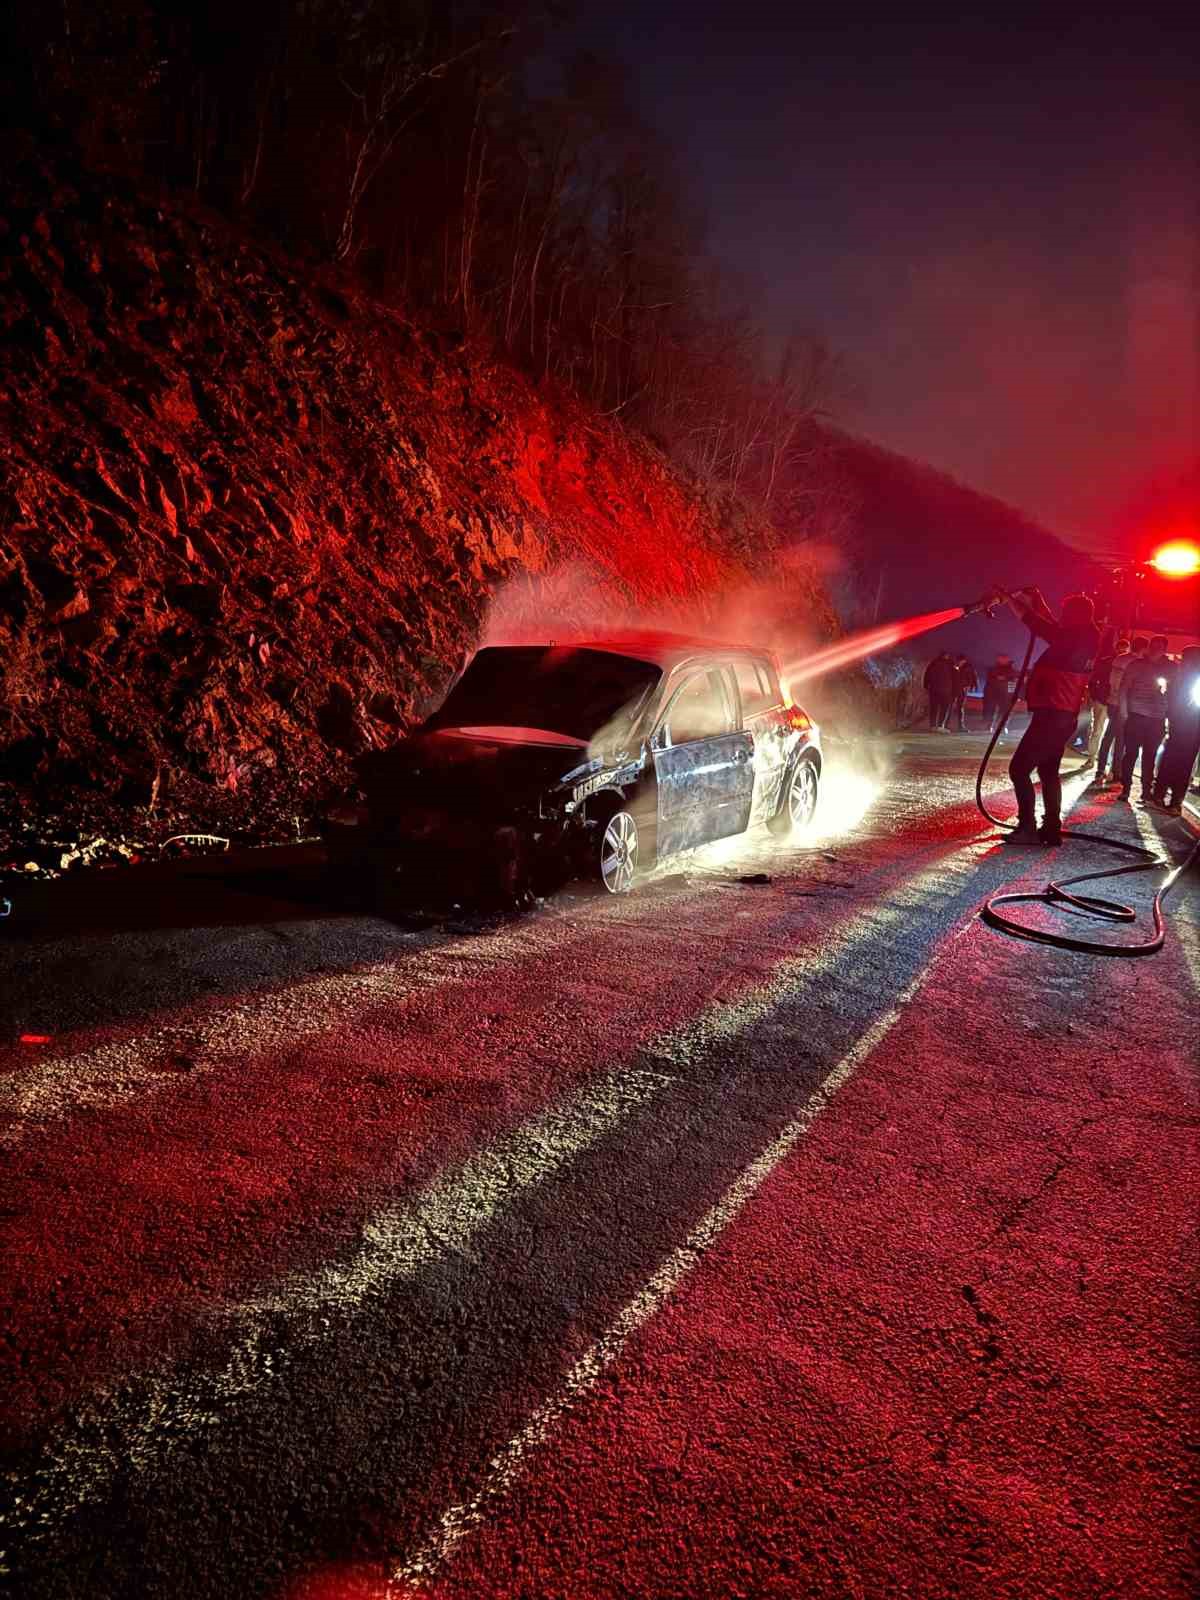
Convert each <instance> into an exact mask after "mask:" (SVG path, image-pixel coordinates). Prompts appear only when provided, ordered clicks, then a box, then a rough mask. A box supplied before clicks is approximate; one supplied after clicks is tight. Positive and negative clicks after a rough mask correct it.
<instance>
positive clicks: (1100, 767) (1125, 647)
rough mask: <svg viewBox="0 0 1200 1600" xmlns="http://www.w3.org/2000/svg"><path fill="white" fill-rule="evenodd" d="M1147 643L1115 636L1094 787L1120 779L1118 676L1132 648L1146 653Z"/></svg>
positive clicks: (1132, 657)
mask: <svg viewBox="0 0 1200 1600" xmlns="http://www.w3.org/2000/svg"><path fill="white" fill-rule="evenodd" d="M1148 646H1149V640H1148V639H1135V640H1134V641H1133V646H1132V649H1131V648H1130V644H1129V640H1128V639H1125V638H1121V639H1118V640H1117V647H1116V650H1115V651H1114V652H1113V656H1112V660H1111V661H1109V663H1108V703H1107V707H1106V709H1107V711H1108V721H1107V723H1106V724H1105V728H1104V736H1103V738H1102V739H1101V740H1100V748H1099V750H1098V751H1097V752H1096V776H1095V778H1093V780H1092V783H1093V786H1094V787H1095V788H1097V789H1099V788H1102V787H1103V786H1104V784H1106V783H1108V782H1110V781H1112V780H1115V781H1116V782H1118V783H1119V782H1120V779H1121V744H1122V733H1123V731H1124V723H1123V721H1122V718H1121V680H1122V679H1123V678H1124V676H1125V674H1126V672H1127V671H1128V670H1129V667H1130V666H1131V665H1132V663H1133V661H1134V660H1135V659H1136V658H1135V655H1134V651H1136V652H1137V653H1138V655H1145V653H1146V650H1147V648H1148ZM1098 673H1099V669H1098V668H1097V675H1098Z"/></svg>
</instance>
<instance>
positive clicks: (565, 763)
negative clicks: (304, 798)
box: [325, 636, 820, 903]
mask: <svg viewBox="0 0 1200 1600" xmlns="http://www.w3.org/2000/svg"><path fill="white" fill-rule="evenodd" d="M747 685H748V686H749V687H747ZM755 695H757V696H758V700H759V702H760V703H759V704H758V705H757V706H755V705H752V704H750V700H751V698H752V697H753V696H755ZM802 749H803V751H804V752H805V753H804V754H803V756H802V755H801V751H802ZM800 760H803V761H804V762H805V763H806V765H805V766H804V768H803V771H802V774H801V775H802V777H803V779H804V784H805V785H807V787H804V786H802V785H798V784H797V783H791V786H790V788H789V787H788V783H789V774H790V773H791V772H793V771H799V770H800V768H799V762H800ZM355 768H356V776H357V780H358V790H359V793H360V795H361V797H362V800H361V804H359V805H357V806H353V807H349V808H347V807H343V808H339V810H338V811H336V812H334V813H333V814H332V815H331V816H330V818H329V819H328V822H327V826H326V830H325V831H326V839H327V843H328V847H329V852H330V858H331V861H332V862H334V864H335V865H337V866H339V867H340V868H343V869H347V868H348V869H352V870H354V871H355V872H357V873H360V874H364V873H365V875H366V876H367V878H368V880H369V881H370V882H371V883H372V884H373V885H378V884H379V882H380V881H381V880H383V881H387V880H392V879H395V878H397V877H400V878H402V879H404V880H405V881H408V882H410V883H413V884H415V885H420V886H422V887H423V888H424V889H426V890H432V891H434V892H435V893H450V894H451V895H452V897H453V898H458V899H461V898H464V897H467V898H471V899H473V900H479V901H500V902H505V903H513V902H517V903H519V902H521V901H522V900H527V899H528V898H529V897H531V896H533V895H539V894H544V893H547V892H549V891H550V890H551V889H553V888H555V887H557V886H558V885H559V884H561V883H563V882H565V881H566V880H567V879H570V878H579V877H582V878H590V879H595V880H598V881H599V883H600V884H601V885H602V886H603V887H604V888H605V889H607V890H609V891H610V892H613V893H622V892H624V891H626V890H628V889H629V888H630V887H632V885H633V883H634V881H635V879H636V877H637V876H638V874H639V872H641V871H642V870H644V869H646V868H648V867H650V866H652V865H653V864H654V863H655V862H656V861H659V860H662V859H664V858H665V857H667V856H670V855H673V854H676V853H678V852H679V851H682V850H687V849H691V848H694V847H695V846H696V845H698V844H702V843H705V842H707V841H708V840H710V839H714V838H719V837H724V836H727V835H729V834H733V833H739V832H742V831H744V830H745V829H746V828H747V827H748V826H750V825H751V824H752V823H753V822H754V821H757V820H765V821H768V822H770V821H772V820H775V821H776V822H777V821H778V819H779V817H780V816H785V815H786V817H787V820H788V824H789V826H790V825H793V824H794V823H796V822H797V821H798V820H803V819H799V818H798V817H797V815H796V814H795V806H796V803H797V801H796V796H797V795H801V796H802V797H803V795H808V794H809V793H810V791H811V795H812V797H813V803H814V804H815V783H816V778H817V777H818V776H819V772H820V750H819V744H818V741H817V732H816V729H815V727H814V726H813V725H812V723H811V722H810V721H809V719H808V718H807V717H805V716H804V715H803V713H798V712H797V710H796V708H794V707H790V706H787V705H786V703H785V701H784V700H783V696H782V691H781V690H780V688H779V684H778V675H777V673H776V672H775V670H774V667H773V665H772V664H770V661H769V657H767V656H766V655H765V654H763V653H761V652H759V653H755V652H749V651H747V652H744V653H742V655H741V656H740V657H739V656H737V655H736V654H735V653H731V652H730V651H717V652H714V649H713V647H711V646H705V645H703V643H702V642H697V641H686V640H678V639H675V638H668V636H654V637H653V639H652V640H648V639H644V638H643V639H639V640H635V641H631V640H629V639H622V640H603V641H599V642H595V643H589V644H586V645H570V646H558V645H536V646H529V645H513V646H492V647H488V648H485V649H483V650H480V651H479V652H478V653H477V654H476V656H475V657H474V658H473V660H472V661H471V663H470V665H469V666H468V668H467V670H466V671H465V672H464V674H463V675H462V677H461V678H460V679H459V680H458V682H457V683H456V684H455V685H454V687H453V688H452V690H451V691H450V694H449V696H448V697H447V699H446V702H445V704H444V705H443V706H442V707H441V709H440V710H439V711H438V712H437V713H435V715H434V716H432V717H430V718H429V719H428V721H427V722H426V723H425V724H423V726H422V727H421V728H419V729H417V730H416V731H415V732H414V733H413V734H412V735H411V736H410V737H408V738H407V739H404V740H402V741H401V742H400V743H399V744H398V745H396V746H395V747H393V748H392V749H389V750H382V751H372V752H369V753H368V754H366V755H364V756H362V757H360V758H359V760H358V761H357V762H356V764H355ZM785 790H786V791H787V792H786V793H785ZM788 794H790V795H791V800H790V802H789V800H788V798H787V795H788ZM789 803H790V806H791V809H790V810H789V809H788V807H789Z"/></svg>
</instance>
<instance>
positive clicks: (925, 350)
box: [583, 0, 1200, 550]
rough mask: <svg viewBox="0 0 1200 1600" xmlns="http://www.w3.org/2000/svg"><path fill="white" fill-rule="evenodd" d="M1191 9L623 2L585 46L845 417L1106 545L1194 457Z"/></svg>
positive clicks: (727, 257) (1119, 538)
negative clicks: (655, 137) (615, 74)
mask: <svg viewBox="0 0 1200 1600" xmlns="http://www.w3.org/2000/svg"><path fill="white" fill-rule="evenodd" d="M587 9H588V8H586V7H585V13H586V12H587ZM1193 9H1196V8H1193ZM1188 11H1189V8H1188V7H1187V6H1186V5H1177V6H1174V7H1171V8H1169V9H1167V8H1163V9H1162V10H1161V11H1160V12H1159V13H1158V14H1157V16H1156V15H1155V13H1154V10H1153V8H1152V7H1146V6H1140V7H1135V6H1126V7H1112V6H1110V7H1103V6H1100V7H1080V6H1077V5H1062V4H1055V3H1053V0H1047V3H1046V4H1044V5H1041V6H1037V7H1030V8H1022V7H1020V6H1019V5H1009V6H1005V7H1002V8H1001V7H996V8H981V7H975V8H971V7H969V6H968V7H963V8H954V7H952V6H950V5H948V4H947V5H943V6H938V7H936V8H931V7H928V6H924V7H914V6H905V5H903V4H895V5H889V6H878V5H876V6H868V5H864V4H861V3H860V4H844V3H837V0H835V3H833V4H829V5H823V6H820V7H810V6H806V5H802V4H797V5H783V4H775V5H771V4H767V3H764V0H736V3H731V0H697V3H692V4H689V5H686V6H684V5H679V4H677V3H676V4H672V3H671V0H618V3H610V4H606V5H604V6H603V7H602V8H601V7H597V8H596V9H595V11H594V12H591V13H589V14H588V20H587V21H586V22H585V24H584V30H583V31H584V33H585V35H586V38H587V42H588V43H589V44H591V45H592V46H593V47H594V48H597V49H600V50H604V51H606V52H609V53H614V54H616V55H618V56H619V57H620V58H622V59H623V60H624V61H625V62H626V63H627V64H628V65H629V67H630V68H631V69H632V72H633V75H634V83H635V86H636V89H637V92H638V96H639V99H640V102H641V108H642V112H643V114H644V115H645V116H646V117H647V118H648V119H649V120H650V121H651V122H652V123H653V124H654V125H655V126H657V127H659V128H661V129H662V130H663V131H664V132H665V133H666V135H667V136H668V138H669V140H670V142H671V143H672V145H673V146H674V147H675V149H676V152H677V156H678V161H679V167H680V170H681V173H682V175H683V177H684V181H685V182H686V184H687V186H688V191H689V201H690V204H691V205H692V206H693V207H694V208H695V209H696V211H697V212H698V213H699V214H700V215H701V217H702V218H703V219H704V222H705V225H706V234H707V239H708V243H709V246H710V248H711V250H712V252H713V254H714V255H715V256H716V257H717V258H718V259H719V260H720V261H721V262H722V263H723V264H724V265H726V266H728V267H729V268H730V269H732V270H733V271H734V272H735V273H736V274H737V275H738V276H739V277H740V278H741V279H742V280H743V281H744V282H745V283H746V284H747V286H748V289H749V291H750V293H751V294H752V295H753V297H754V299H755V301H756V303H757V304H758V305H759V306H760V307H761V308H762V316H763V318H764V320H765V322H766V324H767V326H768V328H769V329H770V330H771V332H772V334H773V335H775V336H776V337H782V336H784V335H785V334H786V332H787V331H788V329H789V328H791V327H797V328H800V329H802V330H806V331H812V332H816V333H818V334H820V335H822V336H823V337H824V338H825V339H826V340H827V341H828V342H829V344H830V345H831V346H832V347H833V348H834V349H836V350H838V351H840V352H842V353H843V355H844V356H845V358H846V363H847V369H848V376H849V384H848V388H847V392H846V394H845V395H844V397H843V399H842V401H841V402H840V405H839V408H838V411H839V420H840V421H843V422H844V423H846V424H847V425H849V426H851V427H852V428H854V429H855V430H856V431H860V432H863V433H866V434H868V435H869V436H871V437H873V438H875V439H877V440H878V441H879V442H881V443H883V444H886V445H888V446H890V447H892V448H894V449H896V450H899V451H902V452H903V453H905V454H907V455H912V456H916V457H918V458H921V459H923V460H926V461H929V462H930V463H931V464H933V465H934V466H937V467H940V468H942V469H944V470H946V471H949V472H951V473H953V474H954V475H955V476H957V477H960V478H961V479H963V480H964V481H965V482H967V483H970V484H971V485H973V486H975V487H978V488H981V489H983V490H986V491H988V492H990V493H993V494H996V495H999V496H1001V497H1002V498H1004V499H1007V500H1010V501H1012V502H1013V503H1014V504H1016V505H1019V506H1021V507H1023V508H1024V509H1026V510H1028V511H1029V512H1031V513H1033V514H1034V515H1036V516H1037V517H1038V518H1040V519H1041V520H1043V521H1044V522H1046V523H1047V524H1048V525H1049V526H1050V527H1052V528H1053V529H1055V530H1056V531H1057V532H1059V533H1061V534H1063V535H1064V536H1066V537H1068V538H1070V539H1072V540H1073V541H1074V542H1077V543H1085V544H1087V545H1088V546H1090V547H1092V548H1096V549H1103V550H1116V549H1118V548H1121V547H1123V546H1124V547H1128V545H1129V543H1130V541H1131V540H1134V539H1138V538H1140V537H1142V536H1144V522H1145V518H1146V516H1147V515H1152V516H1153V517H1154V518H1155V519H1157V521H1158V523H1159V526H1160V527H1161V528H1162V529H1164V530H1165V531H1177V530H1178V527H1179V526H1180V523H1181V520H1184V521H1185V520H1186V519H1187V517H1188V515H1189V509H1188V506H1187V503H1186V500H1187V497H1186V496H1184V495H1182V494H1181V493H1180V491H1179V490H1178V488H1177V487H1176V485H1177V484H1178V482H1179V479H1180V477H1181V475H1182V474H1183V473H1184V472H1185V471H1186V470H1187V469H1188V467H1189V465H1193V466H1194V463H1195V460H1196V456H1197V452H1198V449H1200V403H1198V395H1197V389H1198V370H1200V353H1198V347H1200V319H1198V311H1197V307H1198V304H1200V218H1198V194H1200V20H1193V19H1191V18H1189V17H1188V15H1187V13H1188ZM998 18H1003V19H1004V20H1003V21H999V20H997V19H998ZM1197 18H1198V19H1200V10H1198V11H1197ZM1193 492H1194V491H1193ZM1135 504H1136V511H1135V510H1134V506H1135ZM1147 507H1153V510H1152V512H1148V511H1147V510H1146V508H1147ZM1190 515H1191V517H1192V518H1193V519H1194V516H1195V507H1194V499H1193V501H1192V503H1191V508H1190ZM1156 531H1157V530H1156Z"/></svg>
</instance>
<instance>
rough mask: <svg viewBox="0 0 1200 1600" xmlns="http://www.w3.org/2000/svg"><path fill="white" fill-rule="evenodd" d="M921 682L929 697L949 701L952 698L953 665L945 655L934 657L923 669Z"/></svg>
mask: <svg viewBox="0 0 1200 1600" xmlns="http://www.w3.org/2000/svg"><path fill="white" fill-rule="evenodd" d="M921 682H922V683H923V684H924V685H925V687H926V689H927V690H928V691H929V693H930V694H931V695H934V696H935V697H936V698H937V699H939V700H950V699H952V698H953V696H954V663H953V661H951V659H950V657H949V656H947V655H940V656H934V658H933V660H932V661H931V662H930V663H929V665H928V666H927V667H926V668H925V676H924V678H922V680H921Z"/></svg>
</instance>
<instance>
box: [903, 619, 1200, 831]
mask: <svg viewBox="0 0 1200 1600" xmlns="http://www.w3.org/2000/svg"><path fill="white" fill-rule="evenodd" d="M1030 594H1031V596H1032V598H1029V599H1017V600H1016V601H1014V609H1015V610H1017V612H1018V615H1020V616H1021V617H1022V620H1023V621H1025V622H1026V623H1027V624H1028V625H1029V626H1030V627H1032V628H1033V629H1034V632H1035V633H1037V634H1038V635H1039V636H1040V637H1042V638H1043V639H1045V640H1046V641H1047V643H1048V644H1049V646H1050V648H1049V649H1048V650H1047V651H1046V652H1045V653H1044V654H1043V655H1042V657H1041V658H1040V659H1039V661H1038V662H1037V664H1036V665H1035V667H1034V669H1033V671H1032V672H1031V673H1030V675H1029V681H1028V683H1026V682H1024V681H1021V680H1020V669H1019V668H1018V667H1017V666H1016V665H1015V664H1014V662H1013V660H1012V658H1011V657H1010V656H1007V655H1003V654H1002V655H998V656H997V657H996V659H995V661H994V662H993V663H992V664H991V665H990V666H989V667H988V669H987V671H986V672H985V673H984V677H983V687H982V701H981V711H982V716H981V722H980V726H979V730H978V731H980V732H982V733H984V734H987V735H991V734H992V733H997V734H998V737H999V738H1006V737H1007V735H1008V728H1007V718H1008V716H1009V714H1010V711H1011V709H1012V707H1013V706H1014V704H1016V703H1017V702H1018V701H1019V700H1021V699H1024V701H1025V704H1026V706H1027V708H1028V710H1029V712H1030V727H1029V729H1028V730H1027V731H1026V733H1025V735H1024V736H1023V738H1022V740H1021V743H1020V746H1019V747H1018V749H1017V751H1016V752H1015V753H1014V756H1013V762H1012V766H1011V767H1010V771H1011V772H1012V775H1013V782H1014V786H1015V788H1016V791H1017V797H1018V802H1019V803H1022V802H1023V808H1022V812H1021V817H1022V821H1021V824H1020V825H1019V826H1018V829H1017V830H1016V834H1015V836H1014V837H1015V838H1016V842H1018V843H1021V842H1026V836H1027V837H1028V842H1033V840H1034V839H1035V838H1036V840H1037V841H1038V842H1040V843H1043V844H1045V843H1057V838H1058V833H1059V825H1058V806H1057V805H1055V804H1054V803H1053V801H1054V794H1055V791H1056V790H1057V789H1058V788H1059V787H1060V785H1059V780H1058V762H1059V760H1061V757H1062V754H1063V753H1064V751H1065V749H1066V747H1067V745H1068V744H1069V743H1070V742H1071V740H1072V739H1073V738H1074V739H1075V741H1076V743H1077V744H1078V745H1079V746H1080V753H1081V754H1082V755H1083V757H1084V761H1083V767H1084V768H1087V767H1095V769H1096V774H1095V778H1094V779H1093V783H1092V787H1093V788H1094V789H1100V788H1106V787H1110V786H1118V787H1119V789H1120V793H1119V795H1118V798H1119V799H1121V800H1130V799H1132V797H1133V787H1134V778H1135V776H1136V777H1137V778H1138V779H1139V781H1140V798H1141V801H1142V803H1143V804H1144V805H1146V806H1148V807H1150V808H1152V809H1154V810H1158V811H1163V812H1166V813H1168V814H1169V815H1171V816H1179V815H1180V814H1181V811H1182V807H1183V800H1184V796H1185V795H1186V794H1187V791H1188V788H1189V785H1190V784H1192V782H1193V779H1194V774H1195V772H1196V769H1197V762H1198V759H1200V648H1197V647H1191V648H1188V649H1185V650H1184V651H1183V652H1182V653H1181V655H1179V656H1178V657H1174V656H1171V655H1169V654H1168V649H1167V645H1168V641H1167V639H1166V638H1165V637H1164V636H1162V635H1155V636H1153V637H1149V638H1143V637H1133V638H1131V637H1130V636H1129V635H1127V634H1122V635H1120V636H1117V637H1115V638H1114V635H1113V632H1112V631H1111V630H1109V632H1108V633H1107V634H1106V635H1105V636H1103V642H1102V636H1101V632H1100V629H1099V628H1098V627H1097V625H1096V624H1095V622H1094V619H1093V616H1092V610H1091V602H1090V600H1087V599H1086V597H1084V596H1073V597H1072V598H1071V599H1070V600H1068V601H1067V602H1066V603H1065V605H1064V607H1063V616H1062V620H1061V622H1060V621H1056V619H1055V618H1054V616H1053V613H1052V612H1051V611H1050V610H1049V608H1048V607H1047V606H1046V604H1045V601H1044V600H1043V599H1042V597H1041V596H1040V595H1039V594H1037V593H1036V591H1030ZM1085 612H1086V614H1085ZM1060 657H1061V660H1060V659H1059V658H1060ZM1060 680H1061V681H1060ZM923 682H924V687H925V692H926V694H927V696H928V699H929V727H930V729H931V731H933V732H936V733H952V732H956V731H957V732H960V733H965V732H970V731H972V730H971V729H970V727H969V724H968V721H967V696H968V695H974V694H975V693H976V692H977V690H978V689H979V680H978V677H977V674H976V671H975V668H974V666H973V665H972V664H971V662H970V661H969V660H968V659H967V657H966V656H965V655H963V654H962V653H959V654H958V655H951V654H949V653H948V652H947V651H944V650H943V651H942V652H941V653H940V654H938V655H937V656H935V657H934V658H933V660H932V661H930V662H929V664H928V666H927V667H926V669H925V675H924V679H923ZM1085 685H1086V687H1085ZM1081 718H1082V721H1081ZM1043 746H1044V747H1045V748H1044V749H1043ZM1051 747H1053V749H1051ZM1035 770H1036V771H1037V772H1038V775H1039V777H1040V778H1041V780H1042V790H1043V800H1044V801H1046V800H1047V788H1048V787H1049V791H1050V794H1049V803H1048V804H1047V807H1046V809H1047V816H1048V820H1049V829H1048V830H1047V824H1046V823H1043V825H1042V827H1041V828H1040V829H1039V828H1037V827H1036V826H1035V823H1034V820H1033V783H1032V774H1033V772H1034V771H1035ZM1026 812H1027V813H1028V815H1027V816H1026Z"/></svg>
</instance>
